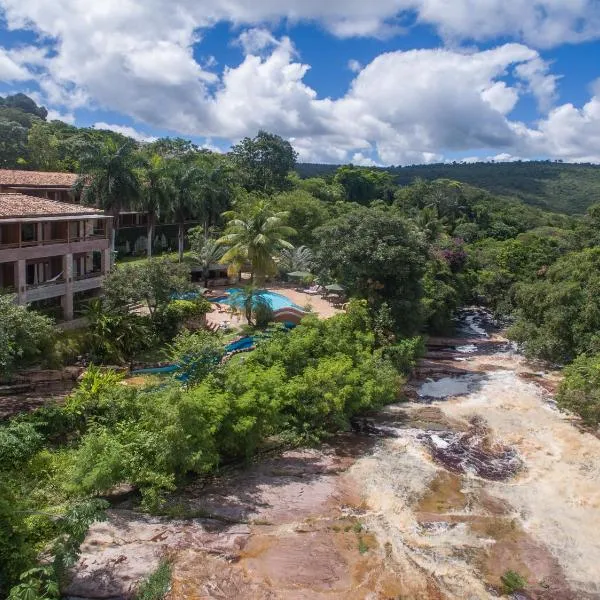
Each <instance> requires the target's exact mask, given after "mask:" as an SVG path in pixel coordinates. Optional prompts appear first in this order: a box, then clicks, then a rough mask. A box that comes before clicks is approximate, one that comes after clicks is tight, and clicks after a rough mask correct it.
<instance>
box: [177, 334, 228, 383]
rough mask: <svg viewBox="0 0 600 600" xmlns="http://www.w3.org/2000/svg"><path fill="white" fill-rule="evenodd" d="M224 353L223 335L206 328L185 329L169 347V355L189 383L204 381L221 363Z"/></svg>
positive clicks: (180, 374) (181, 375) (179, 372)
mask: <svg viewBox="0 0 600 600" xmlns="http://www.w3.org/2000/svg"><path fill="white" fill-rule="evenodd" d="M223 354H224V350H223V340H222V337H221V336H219V335H216V334H214V333H211V332H209V331H204V330H201V331H197V332H195V333H190V332H189V331H187V330H184V331H183V332H182V333H180V334H179V335H178V336H177V337H176V338H175V340H174V341H173V344H172V345H171V346H170V347H169V357H170V359H171V361H172V362H173V363H174V364H176V365H178V374H179V376H180V377H183V379H184V380H185V381H186V383H189V384H192V383H199V382H200V381H202V380H203V379H204V378H205V377H206V376H207V375H208V374H209V373H211V372H212V371H213V370H214V369H215V368H216V367H217V366H218V365H219V362H220V360H221V358H222V357H223Z"/></svg>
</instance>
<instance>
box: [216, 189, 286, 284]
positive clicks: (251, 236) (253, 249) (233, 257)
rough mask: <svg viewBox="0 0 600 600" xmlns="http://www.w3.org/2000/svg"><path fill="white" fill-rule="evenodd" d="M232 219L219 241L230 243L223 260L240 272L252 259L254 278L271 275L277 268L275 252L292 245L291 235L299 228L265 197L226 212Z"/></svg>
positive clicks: (226, 215) (224, 244) (261, 278)
mask: <svg viewBox="0 0 600 600" xmlns="http://www.w3.org/2000/svg"><path fill="white" fill-rule="evenodd" d="M224 216H225V218H226V219H227V220H228V223H227V228H226V229H225V234H224V235H223V236H222V237H221V238H220V239H219V240H218V244H220V245H223V246H226V247H227V251H226V252H225V254H224V255H223V259H222V260H223V261H224V262H225V263H228V264H230V265H231V267H232V270H233V271H235V272H239V270H240V268H241V266H242V265H243V264H244V263H245V262H246V261H249V262H250V264H251V268H252V281H254V279H255V278H256V279H257V281H259V282H261V281H263V280H264V278H265V277H267V276H268V275H274V274H275V273H276V272H277V264H276V262H275V259H274V257H275V255H276V254H277V253H278V252H279V251H281V250H282V249H284V248H288V249H289V248H292V245H291V244H290V243H289V242H288V241H287V238H289V237H291V236H292V235H294V234H295V233H296V232H295V230H294V229H292V228H291V227H288V226H286V225H285V224H284V223H285V220H286V218H287V214H286V213H284V212H275V211H274V210H273V209H272V208H271V205H270V204H269V203H268V202H266V201H265V200H258V201H256V202H254V203H253V204H251V205H250V206H249V207H246V208H245V209H243V210H242V211H240V212H238V211H235V210H234V211H229V212H226V213H225V214H224Z"/></svg>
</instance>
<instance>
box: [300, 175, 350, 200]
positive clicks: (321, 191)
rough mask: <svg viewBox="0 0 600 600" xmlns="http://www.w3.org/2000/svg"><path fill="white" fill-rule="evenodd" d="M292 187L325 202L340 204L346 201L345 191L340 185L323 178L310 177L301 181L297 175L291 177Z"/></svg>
mask: <svg viewBox="0 0 600 600" xmlns="http://www.w3.org/2000/svg"><path fill="white" fill-rule="evenodd" d="M290 181H291V183H292V185H293V186H294V187H296V188H299V189H300V190H302V191H304V192H308V193H309V194H310V195H311V196H314V197H315V198H318V199H319V200H322V201H323V202H329V203H334V202H340V201H341V200H344V197H345V190H344V187H343V186H342V185H340V184H339V183H334V182H330V181H327V180H326V179H323V178H322V177H310V178H308V179H300V178H299V177H298V176H297V175H296V174H295V173H294V174H293V175H291V176H290Z"/></svg>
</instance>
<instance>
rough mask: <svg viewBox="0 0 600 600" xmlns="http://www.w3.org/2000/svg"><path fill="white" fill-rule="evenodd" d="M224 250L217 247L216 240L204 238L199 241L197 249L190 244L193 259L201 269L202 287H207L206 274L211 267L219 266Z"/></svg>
mask: <svg viewBox="0 0 600 600" xmlns="http://www.w3.org/2000/svg"><path fill="white" fill-rule="evenodd" d="M224 252H225V250H224V249H223V247H222V246H219V244H218V243H217V240H214V239H212V238H209V237H205V238H203V239H202V240H201V241H200V245H199V247H198V246H196V245H195V244H192V253H193V256H194V259H195V260H196V261H197V262H198V263H199V264H200V266H201V267H202V277H203V279H204V287H208V272H209V271H210V267H211V265H216V264H219V262H220V261H221V260H222V258H223V254H224Z"/></svg>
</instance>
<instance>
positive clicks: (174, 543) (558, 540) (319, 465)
mask: <svg viewBox="0 0 600 600" xmlns="http://www.w3.org/2000/svg"><path fill="white" fill-rule="evenodd" d="M489 329H490V323H489V321H488V319H487V316H486V315H485V313H481V312H479V313H478V312H476V311H470V312H468V313H466V314H465V315H464V318H463V320H462V332H461V333H462V338H457V339H450V340H432V345H431V348H430V354H429V356H428V357H427V358H426V360H425V361H424V362H423V364H422V365H421V368H420V370H419V375H418V377H417V378H416V379H415V380H414V381H412V382H411V384H410V386H409V389H408V394H409V397H410V401H409V402H405V403H400V404H397V405H392V406H389V407H386V408H385V409H384V410H382V411H381V412H379V413H378V414H374V415H372V416H369V417H368V418H366V419H362V420H359V421H358V422H356V423H355V424H354V425H355V427H354V428H355V430H356V431H355V432H354V433H347V434H343V435H340V436H338V437H337V438H336V439H334V440H332V441H331V442H330V444H328V445H324V446H323V447H321V448H319V449H313V450H296V451H288V452H283V453H281V454H278V455H273V456H270V457H267V458H263V459H262V460H260V461H259V462H257V463H256V464H254V465H252V466H251V467H249V468H247V469H244V470H239V471H236V470H232V471H230V472H228V473H227V474H224V475H223V476H222V477H219V478H215V479H213V480H211V481H208V482H207V481H204V482H197V483H195V484H193V485H190V486H189V487H188V488H186V489H185V490H183V491H182V492H181V493H179V494H178V495H177V497H174V498H172V499H171V500H170V514H171V515H172V516H171V517H170V518H166V517H165V518H158V517H148V516H145V515H141V514H139V513H137V512H135V511H134V510H132V508H133V507H132V505H130V501H127V500H125V501H123V502H122V503H120V504H116V506H115V507H114V508H113V509H111V510H110V515H109V520H108V522H105V523H100V524H96V525H94V526H93V527H92V529H91V531H90V533H89V535H88V537H87V540H86V542H85V544H84V546H83V554H82V557H81V560H80V562H79V564H78V565H77V566H76V568H75V570H74V576H73V580H72V582H71V583H70V585H69V586H68V588H67V589H66V590H65V592H66V594H67V595H68V596H70V597H72V598H90V599H91V598H94V599H95V598H98V599H99V598H103V599H108V598H112V599H117V598H129V597H131V595H132V593H133V592H134V590H135V587H136V584H137V582H138V581H139V579H140V578H141V577H143V576H144V575H146V574H147V573H149V572H151V571H152V570H153V569H154V568H155V567H156V566H157V565H158V563H159V561H160V560H161V558H164V557H167V558H169V559H170V560H171V561H172V563H173V585H172V589H171V592H170V597H171V598H172V599H178V598H186V599H188V598H189V599H234V598H235V599H236V600H237V599H249V600H253V599H256V600H258V599H282V600H283V599H285V600H295V599H298V600H299V599H320V598H323V599H325V598H327V599H336V600H337V599H339V600H342V599H350V600H352V599H357V600H358V599H387V598H389V599H397V598H405V599H411V600H421V599H422V600H430V599H432V600H437V599H447V600H451V599H452V600H454V599H456V600H464V599H469V600H470V599H473V600H475V599H477V600H479V599H487V598H496V597H499V596H501V593H500V588H501V576H502V575H503V574H504V573H506V572H507V571H509V570H512V571H515V572H517V573H519V574H520V575H521V576H522V577H523V578H525V579H526V580H527V587H526V588H525V590H524V591H523V592H519V593H518V594H515V595H514V596H513V597H514V598H531V599H533V598H535V599H547V600H562V599H564V600H567V599H571V600H585V599H592V598H600V570H599V568H598V565H600V544H598V542H597V532H598V531H600V440H598V439H597V438H596V437H594V436H592V435H591V434H589V433H585V432H581V431H580V430H579V429H578V428H577V427H576V426H575V423H574V422H573V421H572V420H571V419H570V418H569V417H567V416H565V415H563V414H561V413H559V412H558V411H557V410H556V409H555V407H554V405H553V402H552V390H553V389H554V386H555V384H556V381H557V376H556V375H555V374H553V373H543V372H540V367H539V366H536V365H530V364H528V363H527V362H526V361H525V360H524V359H523V358H522V357H520V356H519V355H518V354H517V353H515V352H514V351H513V350H512V349H511V347H510V345H509V344H507V343H506V341H505V340H503V339H502V338H501V337H498V336H493V335H492V336H490V335H488V334H487V333H486V332H487V331H488V330H489Z"/></svg>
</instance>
